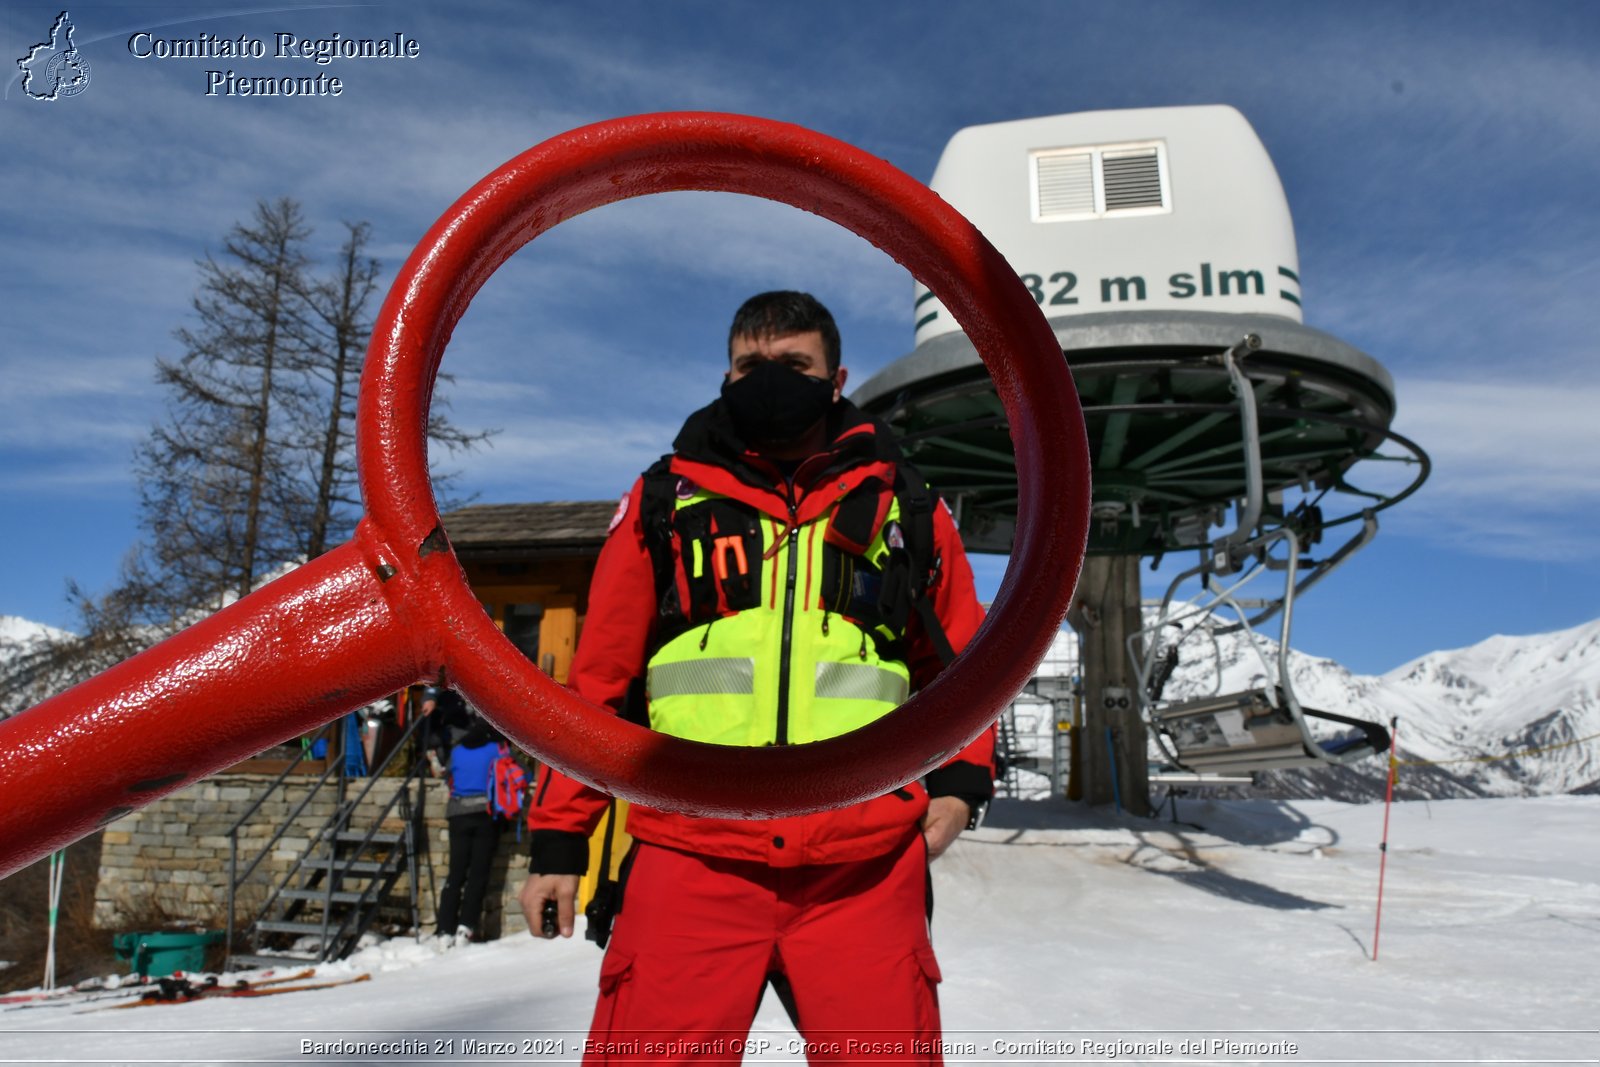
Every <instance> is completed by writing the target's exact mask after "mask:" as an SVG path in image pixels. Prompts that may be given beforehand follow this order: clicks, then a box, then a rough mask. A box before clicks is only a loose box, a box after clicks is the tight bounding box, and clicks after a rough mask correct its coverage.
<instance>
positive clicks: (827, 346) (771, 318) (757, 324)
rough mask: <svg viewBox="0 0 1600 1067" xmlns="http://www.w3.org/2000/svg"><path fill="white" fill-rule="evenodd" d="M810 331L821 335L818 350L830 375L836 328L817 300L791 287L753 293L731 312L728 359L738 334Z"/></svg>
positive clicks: (836, 365) (836, 350)
mask: <svg viewBox="0 0 1600 1067" xmlns="http://www.w3.org/2000/svg"><path fill="white" fill-rule="evenodd" d="M812 330H816V331H817V332H818V333H820V334H822V351H823V353H824V355H826V356H827V360H828V373H829V374H832V373H833V372H834V371H836V370H838V369H839V327H838V325H836V324H835V323H834V321H833V316H832V315H831V314H830V313H829V312H828V309H827V308H825V307H823V306H822V303H821V301H819V300H818V299H817V298H816V297H814V296H812V295H811V294H810V293H797V292H795V291H793V290H791V289H780V290H777V291H775V292H771V293H757V294H756V295H755V296H752V297H751V298H750V299H749V300H746V301H745V302H744V304H743V306H741V307H740V308H739V310H738V311H736V312H734V315H733V325H732V326H731V327H730V328H729V329H728V356H729V358H732V356H733V342H734V341H736V340H737V339H739V338H740V337H785V336H787V335H789V334H791V333H809V332H811V331H812Z"/></svg>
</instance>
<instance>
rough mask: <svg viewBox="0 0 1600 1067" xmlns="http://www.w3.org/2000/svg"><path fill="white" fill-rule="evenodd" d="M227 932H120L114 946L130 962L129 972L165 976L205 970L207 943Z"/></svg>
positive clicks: (218, 939) (149, 976)
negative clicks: (180, 972)
mask: <svg viewBox="0 0 1600 1067" xmlns="http://www.w3.org/2000/svg"><path fill="white" fill-rule="evenodd" d="M227 936H228V935H227V934H224V933H222V932H221V931H220V930H204V931H201V932H199V933H182V932H170V931H165V930H162V931H157V932H155V933H131V934H118V935H116V936H115V937H113V938H112V939H111V948H112V950H113V951H114V952H116V954H117V959H119V960H124V961H126V962H127V964H128V971H129V973H131V974H137V975H138V976H139V977H141V978H162V977H165V976H166V975H169V974H171V973H173V972H174V971H201V970H204V969H205V966H206V947H207V946H209V945H214V944H216V943H217V942H219V941H221V940H222V939H223V938H225V937H227Z"/></svg>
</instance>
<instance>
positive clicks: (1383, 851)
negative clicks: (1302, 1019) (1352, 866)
mask: <svg viewBox="0 0 1600 1067" xmlns="http://www.w3.org/2000/svg"><path fill="white" fill-rule="evenodd" d="M1399 753H1400V718H1399V716H1396V717H1394V718H1392V719H1390V720H1389V777H1388V781H1387V783H1386V784H1385V785H1384V789H1383V841H1382V843H1381V844H1379V845H1378V909H1377V917H1376V918H1375V919H1374V920H1373V924H1372V962H1373V963H1377V962H1378V931H1379V930H1381V929H1382V928H1383V875H1384V872H1385V870H1387V869H1388V866H1389V809H1390V808H1391V807H1393V806H1394V781H1395V778H1396V777H1397V776H1398V775H1399V773H1400V759H1399Z"/></svg>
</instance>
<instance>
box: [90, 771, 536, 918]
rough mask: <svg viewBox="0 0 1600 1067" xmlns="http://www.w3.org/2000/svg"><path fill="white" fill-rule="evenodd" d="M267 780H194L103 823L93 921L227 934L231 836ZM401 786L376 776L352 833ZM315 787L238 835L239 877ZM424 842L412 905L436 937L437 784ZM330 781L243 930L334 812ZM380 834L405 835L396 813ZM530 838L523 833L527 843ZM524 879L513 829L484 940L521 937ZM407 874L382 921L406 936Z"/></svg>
mask: <svg viewBox="0 0 1600 1067" xmlns="http://www.w3.org/2000/svg"><path fill="white" fill-rule="evenodd" d="M272 781H273V779H272V777H270V776H265V775H247V774H226V775H218V776H215V777H212V778H208V779H206V780H204V781H201V782H197V783H195V784H194V785H192V786H189V787H188V788H187V789H183V790H180V791H179V792H176V793H173V794H171V795H170V796H167V797H163V798H162V799H161V800H158V801H156V802H155V803H153V804H150V805H148V806H147V807H145V808H142V809H140V810H139V811H136V812H134V813H133V814H131V815H128V816H125V817H124V818H121V819H118V820H117V821H116V822H113V823H111V824H110V825H108V826H107V827H106V829H105V831H104V833H103V837H102V840H103V844H102V848H101V856H100V874H99V879H98V881H97V884H96V888H95V923H96V925H97V926H100V927H103V928H116V929H125V928H127V926H128V924H129V923H130V922H137V923H143V922H149V921H151V920H156V919H160V918H167V919H170V920H175V921H183V922H193V923H199V924H202V925H204V926H206V927H207V928H209V929H217V930H221V929H224V928H225V927H226V922H227V901H228V857H229V837H228V832H229V830H230V829H231V828H232V827H233V825H234V823H235V822H237V821H238V819H239V817H240V816H241V815H243V814H244V813H245V811H247V810H248V809H249V807H250V805H251V804H253V803H254V802H255V801H256V800H257V799H258V798H260V797H262V796H263V795H264V794H266V792H267V790H268V788H269V787H270V786H271V784H272ZM368 781H369V779H360V778H358V779H351V780H350V781H349V782H347V783H346V788H347V794H348V795H349V796H350V797H351V798H352V799H353V798H354V797H355V796H356V795H357V794H358V793H359V792H360V791H361V790H362V788H364V787H365V786H366V784H367V783H368ZM402 781H403V780H402V779H399V778H380V779H377V780H376V782H375V783H374V784H373V787H372V790H371V793H370V794H369V795H368V796H367V798H366V800H364V801H363V803H362V804H361V805H360V807H359V808H358V809H357V811H356V814H355V818H354V820H353V822H352V825H353V826H356V827H359V828H360V829H362V830H363V831H365V830H366V829H367V828H368V827H369V826H370V825H371V822H372V820H373V819H374V818H375V817H376V814H377V812H378V811H379V810H381V808H382V807H383V805H384V804H385V803H387V802H388V801H389V799H390V798H391V797H393V795H394V791H395V789H396V788H397V787H398V786H399V785H400V783H401V782H402ZM314 782H315V779H308V780H304V781H298V780H293V779H291V780H290V781H289V782H287V783H286V784H285V786H283V787H280V788H279V789H278V790H277V791H276V793H274V794H273V795H272V796H271V797H269V798H268V799H267V800H266V801H265V802H264V803H263V804H262V805H261V807H260V808H259V809H258V810H257V811H256V812H255V813H254V814H253V815H252V816H251V818H250V819H249V820H248V821H247V822H246V823H245V824H244V826H242V827H241V828H240V832H239V869H240V870H241V871H242V870H243V869H244V868H245V867H246V866H247V865H248V864H249V862H250V861H251V860H252V859H253V858H254V857H255V856H256V855H257V854H259V853H260V851H261V850H262V848H263V847H264V846H265V845H266V844H267V842H268V841H270V840H271V839H272V836H273V834H275V833H276V832H277V831H278V829H279V828H280V827H282V826H283V825H284V824H285V823H286V822H288V821H289V818H290V815H291V813H293V812H294V810H295V808H297V807H298V806H299V805H300V804H301V802H302V801H304V800H305V799H306V796H307V794H308V793H309V792H310V790H311V787H312V785H313V784H314ZM425 786H426V789H427V795H426V799H425V801H424V811H425V812H426V814H427V819H426V822H425V825H426V841H425V843H424V844H423V846H422V854H421V855H420V856H419V857H418V870H417V881H418V887H419V893H418V898H419V899H418V904H419V909H420V911H421V916H422V923H423V927H422V929H423V932H424V933H432V932H433V922H434V905H435V903H436V901H437V898H438V894H439V892H440V891H442V890H443V889H444V883H445V877H446V875H447V874H448V871H449V864H450V844H449V829H448V826H447V824H446V822H445V819H444V809H445V801H446V799H447V796H448V794H447V791H446V789H445V785H444V783H443V782H442V781H429V782H426V783H425ZM335 797H336V793H335V789H334V783H332V782H330V783H328V784H327V785H326V786H324V787H323V789H322V790H321V792H320V794H318V795H317V796H316V797H315V798H313V799H311V800H310V801H309V802H308V803H307V804H306V806H305V809H304V810H303V811H302V812H301V813H300V814H299V815H298V817H296V818H295V819H294V821H293V822H292V824H290V825H289V827H288V829H287V830H286V831H285V832H284V835H283V836H282V837H281V838H279V839H278V841H277V842H276V844H274V845H273V846H272V848H271V850H270V852H269V853H268V854H267V855H266V857H265V858H264V859H263V860H262V861H261V863H260V866H259V867H258V868H257V869H256V870H255V872H254V873H253V874H252V876H251V878H250V880H249V882H248V883H247V884H246V885H245V886H244V887H243V888H242V889H241V890H240V899H239V900H238V902H237V903H236V905H235V919H236V923H237V924H238V925H240V926H242V925H243V924H244V923H246V922H248V921H249V919H250V917H251V916H252V915H254V910H253V907H252V905H259V902H260V901H262V900H264V899H265V895H266V894H267V893H268V892H269V891H270V887H271V886H273V885H276V884H277V882H278V881H279V880H281V879H282V878H283V876H284V875H285V874H286V873H287V872H288V871H289V870H290V869H291V868H292V867H293V865H294V863H295V861H296V860H297V859H298V858H299V857H300V856H301V855H303V854H304V853H305V851H306V849H307V848H308V846H309V845H310V843H311V841H312V838H313V837H314V836H315V835H316V834H317V832H318V831H319V830H321V828H322V827H323V825H324V824H325V823H326V822H327V820H328V819H329V818H330V817H331V816H332V814H333V812H334V807H335V804H336V799H335ZM380 829H382V830H384V831H397V830H399V829H401V823H400V821H399V817H398V809H396V810H393V811H391V812H390V813H389V817H388V819H387V820H386V822H385V824H384V825H383V826H382V827H381V828H380ZM525 838H526V834H524V839H525ZM526 871H527V849H526V844H525V840H524V842H522V843H519V842H518V841H517V835H516V833H515V831H513V830H510V829H508V830H507V831H506V832H505V833H504V834H503V835H502V836H501V841H500V848H499V851H498V852H497V853H496V855H495V862H494V868H493V874H492V875H491V878H490V884H489V893H488V897H487V900H486V902H485V904H484V920H483V930H482V931H481V933H482V934H483V935H484V936H486V937H496V936H503V935H505V934H511V933H522V932H524V931H525V930H526V929H527V925H526V923H524V921H523V919H522V913H521V911H520V909H519V908H518V907H517V902H516V891H517V889H518V888H520V886H521V884H522V880H523V877H524V876H525V873H526ZM408 878H409V876H408V875H405V874H402V875H401V877H400V880H399V881H398V882H397V883H396V884H395V887H394V890H393V891H392V893H391V894H390V901H389V904H388V906H386V908H385V909H384V911H383V913H382V914H381V915H380V923H382V922H385V921H387V922H388V923H391V924H393V925H395V926H400V927H405V928H409V926H410V916H409V903H408V894H409V888H408V884H407V883H408Z"/></svg>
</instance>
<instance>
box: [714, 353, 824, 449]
mask: <svg viewBox="0 0 1600 1067" xmlns="http://www.w3.org/2000/svg"><path fill="white" fill-rule="evenodd" d="M722 402H723V403H724V404H725V405H727V408H728V414H729V415H730V416H732V418H733V425H734V429H736V430H738V431H739V436H740V437H742V438H744V441H745V443H746V444H749V445H780V444H786V443H788V442H790V441H793V440H796V439H797V438H799V437H800V436H801V435H802V434H804V433H805V432H806V431H807V430H809V429H811V427H813V426H815V425H816V424H817V423H818V422H819V421H820V420H821V419H822V417H823V416H824V415H826V414H827V413H828V409H829V408H831V407H832V406H833V380H832V379H830V378H813V377H811V375H809V374H802V373H800V372H799V371H797V370H794V369H793V368H791V367H787V366H785V365H784V364H782V363H779V362H777V361H775V360H770V359H763V360H761V361H760V362H758V363H757V364H756V365H755V366H754V367H753V368H752V369H751V370H750V371H749V372H748V373H746V374H745V376H744V377H742V378H740V379H739V380H738V381H736V382H726V381H725V382H723V383H722Z"/></svg>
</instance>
